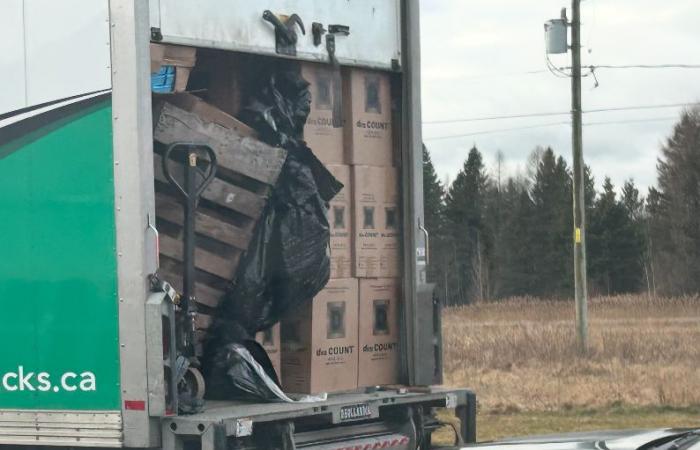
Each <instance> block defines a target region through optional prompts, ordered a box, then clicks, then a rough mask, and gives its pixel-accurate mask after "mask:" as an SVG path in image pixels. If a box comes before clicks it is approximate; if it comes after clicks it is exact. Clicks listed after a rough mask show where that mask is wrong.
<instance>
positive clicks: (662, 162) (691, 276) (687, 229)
mask: <svg viewBox="0 0 700 450" xmlns="http://www.w3.org/2000/svg"><path fill="white" fill-rule="evenodd" d="M657 172H658V192H659V196H658V199H655V200H658V204H657V205H655V207H656V208H657V211H655V213H656V217H654V219H653V220H654V222H655V225H656V226H655V228H654V232H653V234H654V235H653V239H654V241H655V253H656V255H655V261H656V262H657V263H658V267H657V269H658V270H657V272H656V275H657V277H656V281H657V283H659V284H660V285H661V286H660V287H661V288H662V289H663V290H664V291H665V292H666V293H669V294H678V293H694V292H698V291H699V290H700V214H699V212H700V109H694V110H691V111H686V112H685V113H683V115H682V117H681V119H680V121H679V123H678V124H676V126H675V127H674V130H673V134H672V135H671V137H670V138H669V139H668V140H667V142H666V143H665V145H664V146H663V147H662V148H661V157H660V158H659V160H658V164H657Z"/></svg>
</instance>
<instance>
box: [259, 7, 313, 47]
mask: <svg viewBox="0 0 700 450" xmlns="http://www.w3.org/2000/svg"><path fill="white" fill-rule="evenodd" d="M262 18H263V20H265V21H266V22H270V23H271V24H272V26H274V27H275V50H276V51H277V53H279V54H280V55H287V56H296V55H297V41H298V40H299V38H298V37H297V33H296V30H295V29H294V25H299V29H300V30H301V34H304V35H305V34H306V30H305V29H304V22H303V21H302V20H301V17H299V15H298V14H292V15H291V16H277V15H275V14H273V13H272V11H270V10H269V9H266V10H265V11H264V12H263V15H262Z"/></svg>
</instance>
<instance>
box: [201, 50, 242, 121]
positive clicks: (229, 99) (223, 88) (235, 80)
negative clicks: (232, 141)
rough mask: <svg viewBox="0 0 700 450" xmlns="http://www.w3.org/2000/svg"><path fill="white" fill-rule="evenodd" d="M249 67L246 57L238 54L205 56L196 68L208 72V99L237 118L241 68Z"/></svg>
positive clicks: (239, 101) (239, 107)
mask: <svg viewBox="0 0 700 450" xmlns="http://www.w3.org/2000/svg"><path fill="white" fill-rule="evenodd" d="M246 65H248V66H249V65H250V62H249V61H248V59H247V57H246V56H243V55H241V54H238V53H228V52H227V53H219V52H217V53H215V54H213V55H207V54H205V57H204V58H200V64H199V65H198V68H200V67H202V68H203V69H204V70H206V71H207V72H208V77H209V89H208V93H207V94H208V99H209V102H211V104H213V105H214V106H216V107H217V108H219V109H221V110H222V111H224V112H226V113H228V114H230V115H232V116H237V115H238V114H239V113H240V111H241V108H242V106H243V92H244V87H243V78H244V77H243V68H244V67H246Z"/></svg>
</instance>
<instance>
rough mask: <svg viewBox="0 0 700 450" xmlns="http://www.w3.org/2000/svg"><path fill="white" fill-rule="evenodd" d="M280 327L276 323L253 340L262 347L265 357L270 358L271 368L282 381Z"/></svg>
mask: <svg viewBox="0 0 700 450" xmlns="http://www.w3.org/2000/svg"><path fill="white" fill-rule="evenodd" d="M280 329H281V326H280V324H279V323H278V324H277V325H275V326H273V327H272V328H270V329H267V330H265V331H261V332H259V333H258V334H257V335H256V336H255V340H256V341H258V342H259V343H260V345H262V346H263V348H264V349H265V351H266V352H267V356H269V357H270V361H271V362H272V367H274V369H275V373H277V377H278V378H280V379H282V372H281V369H282V349H281V345H280V344H281V338H280Z"/></svg>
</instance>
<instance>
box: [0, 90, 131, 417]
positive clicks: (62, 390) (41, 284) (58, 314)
mask: <svg viewBox="0 0 700 450" xmlns="http://www.w3.org/2000/svg"><path fill="white" fill-rule="evenodd" d="M18 128H19V130H20V131H19V132H18V131H17V129H18ZM13 130H14V133H13ZM13 134H14V135H16V136H18V137H17V138H16V139H12V137H11V136H12V135H13ZM0 192H1V193H2V194H1V195H0V255H1V257H0V310H1V311H2V316H1V317H2V319H0V320H1V321H2V324H1V325H0V346H2V349H3V350H2V352H0V354H1V355H2V357H0V409H30V410H36V409H42V410H47V409H51V410H118V409H119V406H120V395H119V335H118V307H117V306H118V305H117V298H118V294H117V267H116V264H117V263H116V250H115V239H116V238H115V222H114V175H113V154H112V118H111V100H110V98H109V96H106V97H105V96H102V97H98V98H92V99H90V100H87V101H82V102H78V103H74V104H72V105H69V106H67V107H63V108H59V109H56V110H53V111H51V112H49V113H44V114H42V115H39V116H34V117H32V118H30V119H26V120H24V121H22V122H18V123H15V124H13V125H10V126H9V127H5V128H2V129H0Z"/></svg>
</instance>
